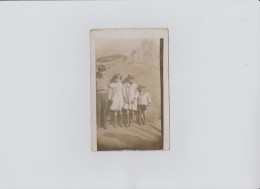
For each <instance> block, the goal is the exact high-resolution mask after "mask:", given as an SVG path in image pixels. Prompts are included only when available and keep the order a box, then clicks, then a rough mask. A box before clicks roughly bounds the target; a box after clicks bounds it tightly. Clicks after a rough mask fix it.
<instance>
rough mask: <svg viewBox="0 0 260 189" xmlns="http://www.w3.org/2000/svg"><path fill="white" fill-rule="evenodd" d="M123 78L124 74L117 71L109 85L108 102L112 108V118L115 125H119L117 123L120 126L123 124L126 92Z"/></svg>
mask: <svg viewBox="0 0 260 189" xmlns="http://www.w3.org/2000/svg"><path fill="white" fill-rule="evenodd" d="M121 80H122V75H121V74H120V73H117V74H115V75H114V77H113V78H112V80H111V83H110V85H109V96H108V102H109V106H110V110H111V111H112V116H113V117H112V120H113V126H114V127H116V126H117V123H118V124H119V126H122V107H123V98H124V97H125V92H124V88H123V85H122V83H121Z"/></svg>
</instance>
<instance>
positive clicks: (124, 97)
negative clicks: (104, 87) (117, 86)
mask: <svg viewBox="0 0 260 189" xmlns="http://www.w3.org/2000/svg"><path fill="white" fill-rule="evenodd" d="M121 90H122V95H123V99H124V101H125V102H126V104H128V103H127V101H126V94H125V87H124V86H123V85H122V86H121Z"/></svg>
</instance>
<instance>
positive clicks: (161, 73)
mask: <svg viewBox="0 0 260 189" xmlns="http://www.w3.org/2000/svg"><path fill="white" fill-rule="evenodd" d="M160 83H161V131H162V143H161V145H162V148H163V136H164V123H163V121H164V117H163V109H164V108H163V38H160Z"/></svg>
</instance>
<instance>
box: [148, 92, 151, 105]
mask: <svg viewBox="0 0 260 189" xmlns="http://www.w3.org/2000/svg"><path fill="white" fill-rule="evenodd" d="M147 101H148V105H150V104H151V103H152V99H151V97H150V95H149V93H148V92H147Z"/></svg>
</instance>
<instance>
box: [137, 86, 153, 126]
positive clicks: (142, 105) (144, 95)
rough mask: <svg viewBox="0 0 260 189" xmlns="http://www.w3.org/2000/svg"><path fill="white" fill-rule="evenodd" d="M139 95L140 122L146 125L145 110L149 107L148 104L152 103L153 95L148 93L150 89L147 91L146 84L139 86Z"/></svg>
mask: <svg viewBox="0 0 260 189" xmlns="http://www.w3.org/2000/svg"><path fill="white" fill-rule="evenodd" d="M138 90H139V95H138V98H137V106H138V122H139V124H140V125H141V126H142V125H145V119H146V118H145V117H146V116H145V114H146V113H145V112H146V109H147V106H148V105H150V104H151V97H150V95H149V93H148V91H145V86H144V85H139V86H138Z"/></svg>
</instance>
